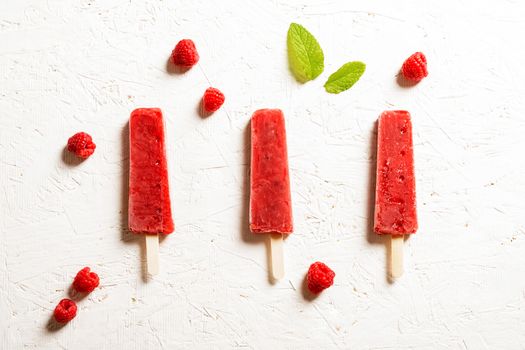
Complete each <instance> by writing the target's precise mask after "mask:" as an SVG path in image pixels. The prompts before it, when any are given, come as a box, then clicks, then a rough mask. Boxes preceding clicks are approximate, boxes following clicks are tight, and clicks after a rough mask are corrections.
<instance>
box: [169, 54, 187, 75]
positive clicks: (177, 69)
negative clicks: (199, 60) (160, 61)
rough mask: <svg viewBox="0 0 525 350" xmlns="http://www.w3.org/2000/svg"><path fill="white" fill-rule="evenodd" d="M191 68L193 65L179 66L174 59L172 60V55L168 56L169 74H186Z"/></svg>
mask: <svg viewBox="0 0 525 350" xmlns="http://www.w3.org/2000/svg"><path fill="white" fill-rule="evenodd" d="M190 69H191V67H182V66H177V65H176V64H174V63H173V61H172V60H171V55H170V56H169V57H168V60H167V61H166V72H168V74H170V75H180V74H184V73H186V72H187V71H189V70H190Z"/></svg>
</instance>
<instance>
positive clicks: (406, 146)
mask: <svg viewBox="0 0 525 350" xmlns="http://www.w3.org/2000/svg"><path fill="white" fill-rule="evenodd" d="M374 230H375V232H376V233H378V234H390V235H392V243H391V245H392V259H393V260H392V266H391V268H392V271H391V272H392V276H393V277H399V276H400V275H401V274H402V273H403V267H402V248H403V246H402V244H403V236H404V235H406V234H412V233H415V232H416V231H417V213H416V186H415V176H414V151H413V145H412V122H411V119H410V113H409V112H407V111H386V112H383V113H382V114H381V116H380V117H379V121H378V129H377V176H376V201H375V217H374Z"/></svg>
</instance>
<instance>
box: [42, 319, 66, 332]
mask: <svg viewBox="0 0 525 350" xmlns="http://www.w3.org/2000/svg"><path fill="white" fill-rule="evenodd" d="M66 324H67V323H60V322H57V321H56V320H55V318H54V317H53V315H51V317H50V318H49V320H48V321H47V325H46V329H47V331H48V332H51V333H54V332H58V331H59V330H61V329H62V328H64V327H65V326H66Z"/></svg>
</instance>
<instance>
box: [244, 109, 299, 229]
mask: <svg viewBox="0 0 525 350" xmlns="http://www.w3.org/2000/svg"><path fill="white" fill-rule="evenodd" d="M251 129H252V153H251V154H252V155H251V178H250V180H251V182H250V229H251V231H252V232H254V233H266V232H278V233H291V232H292V231H293V220H292V199H291V194H290V176H289V172H288V154H287V150H286V130H285V127H284V116H283V112H282V111H281V110H279V109H260V110H258V111H256V112H255V113H254V114H253V116H252V121H251Z"/></svg>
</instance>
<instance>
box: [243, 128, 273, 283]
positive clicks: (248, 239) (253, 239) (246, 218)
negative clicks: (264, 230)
mask: <svg viewBox="0 0 525 350" xmlns="http://www.w3.org/2000/svg"><path fill="white" fill-rule="evenodd" d="M243 160H244V161H243V164H244V167H245V170H244V176H243V185H242V215H241V225H240V227H241V239H242V240H243V242H245V243H248V244H259V245H264V246H265V247H266V270H267V271H268V282H269V283H270V284H275V283H276V282H277V281H276V280H274V279H273V277H272V276H271V273H270V271H271V266H270V263H271V255H270V254H271V252H270V242H269V241H268V239H266V238H267V237H266V235H264V234H256V233H252V232H251V231H250V161H251V129H250V123H248V125H247V127H246V128H245V130H244V159H243Z"/></svg>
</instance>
